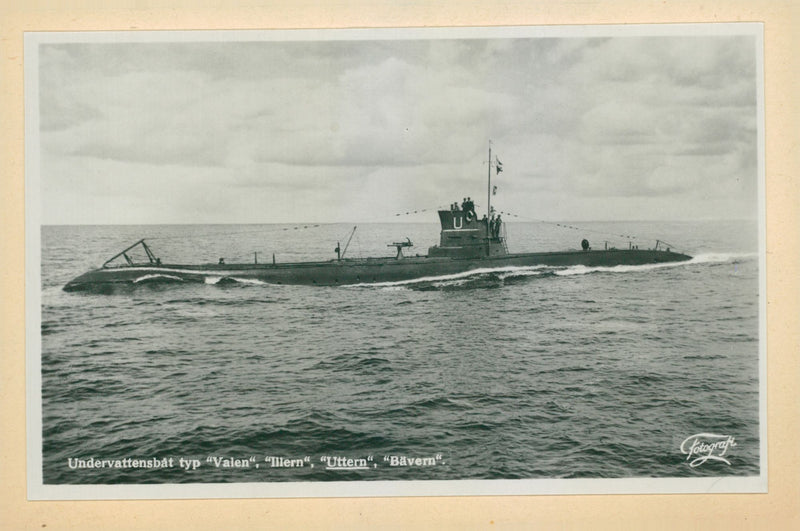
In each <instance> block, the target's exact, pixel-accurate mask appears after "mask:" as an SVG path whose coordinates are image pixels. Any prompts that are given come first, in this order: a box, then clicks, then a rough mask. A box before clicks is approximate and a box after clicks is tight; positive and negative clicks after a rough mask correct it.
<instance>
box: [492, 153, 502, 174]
mask: <svg viewBox="0 0 800 531" xmlns="http://www.w3.org/2000/svg"><path fill="white" fill-rule="evenodd" d="M494 163H495V169H496V170H497V173H500V172H501V171H503V163H502V162H500V159H498V158H497V155H495V156H494Z"/></svg>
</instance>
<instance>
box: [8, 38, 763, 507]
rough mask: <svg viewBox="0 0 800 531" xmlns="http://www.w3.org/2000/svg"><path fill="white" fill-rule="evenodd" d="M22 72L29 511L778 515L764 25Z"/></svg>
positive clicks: (191, 56) (129, 52)
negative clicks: (647, 497)
mask: <svg viewBox="0 0 800 531" xmlns="http://www.w3.org/2000/svg"><path fill="white" fill-rule="evenodd" d="M25 52H26V53H25V63H24V68H25V128H26V139H25V207H26V241H25V243H26V349H27V378H28V380H27V408H28V410H27V411H28V419H29V420H28V424H27V430H28V431H27V438H28V496H29V498H30V499H126V498H149V499H155V498H190V497H194V498H197V497H204V498H215V497H216V498H230V497H319V496H322V497H338V496H437V495H441V496H452V495H482V494H485V495H499V494H583V493H591V494H599V493H614V494H627V493H691V492H766V486H767V466H766V464H767V455H766V451H767V444H766V442H767V441H766V433H767V431H766V425H765V423H766V396H765V390H766V381H765V379H766V357H765V356H766V352H765V348H766V343H765V342H766V337H765V336H766V332H765V330H766V324H765V308H766V302H765V286H766V284H765V228H764V216H765V212H764V210H765V208H764V180H765V174H764V171H765V170H764V101H763V100H764V89H763V76H764V72H763V53H764V52H763V29H762V26H761V25H760V24H755V23H726V24H721V23H719V24H686V25H680V24H670V25H656V24H652V25H626V26H613V25H607V26H546V27H545V26H542V27H534V26H517V27H494V28H430V29H422V28H417V29H408V28H403V29H401V28H397V29H362V30H352V29H351V30H344V29H343V30H283V31H161V32H146V31H145V32H122V31H120V32H113V31H107V32H84V33H81V32H72V33H69V32H63V33H60V32H33V33H27V34H26V36H25Z"/></svg>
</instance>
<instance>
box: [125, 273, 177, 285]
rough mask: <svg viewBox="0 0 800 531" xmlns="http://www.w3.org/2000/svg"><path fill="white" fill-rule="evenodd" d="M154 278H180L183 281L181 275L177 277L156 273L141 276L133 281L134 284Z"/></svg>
mask: <svg viewBox="0 0 800 531" xmlns="http://www.w3.org/2000/svg"><path fill="white" fill-rule="evenodd" d="M154 278H166V279H169V280H179V281H180V282H183V279H182V278H181V277H176V276H175V275H164V274H155V275H144V276H141V277H139V278H137V279H135V280H134V281H133V283H134V284H138V283H139V282H144V281H145V280H153V279H154Z"/></svg>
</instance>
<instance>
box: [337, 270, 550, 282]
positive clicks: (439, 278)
mask: <svg viewBox="0 0 800 531" xmlns="http://www.w3.org/2000/svg"><path fill="white" fill-rule="evenodd" d="M548 267H549V266H545V265H534V266H503V267H482V268H480V269H470V270H469V271H462V272H461V273H452V274H450V275H436V276H430V277H419V278H412V279H408V280H397V281H393V282H362V283H361V284H352V285H351V286H350V287H364V286H370V287H379V288H387V287H398V286H407V285H409V284H419V283H421V282H432V283H448V285H455V284H454V283H453V281H462V282H463V281H464V280H466V279H468V278H469V277H472V276H475V275H483V274H487V273H501V275H500V276H501V277H502V278H505V277H507V276H509V275H511V274H514V275H534V274H536V275H538V274H541V273H542V271H541V270H542V269H546V268H548ZM502 273H505V275H502Z"/></svg>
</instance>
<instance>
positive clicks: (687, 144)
mask: <svg viewBox="0 0 800 531" xmlns="http://www.w3.org/2000/svg"><path fill="white" fill-rule="evenodd" d="M40 50H41V54H40V65H41V68H40V106H41V118H42V120H41V146H42V156H43V177H42V178H43V183H44V184H45V185H46V187H47V188H48V189H49V190H53V191H56V192H54V193H48V194H46V196H45V204H46V205H47V208H45V210H46V211H50V212H59V208H60V207H63V206H65V205H64V201H65V200H64V199H62V198H67V197H68V198H69V200H70V201H72V202H73V204H74V205H81V206H78V207H75V208H74V209H73V207H72V206H70V207H69V208H67V211H68V212H73V213H72V214H65V215H64V218H63V219H66V220H69V219H72V218H71V216H72V217H74V216H77V214H75V212H78V211H80V212H82V213H81V214H80V216H81V219H84V218H86V219H90V218H91V217H92V214H91V212H92V209H93V208H100V207H98V206H97V204H98V202H100V198H102V199H103V200H105V201H110V200H111V198H117V200H119V201H120V204H122V203H123V200H122V198H127V199H130V201H128V200H127V199H126V201H125V204H137V201H136V199H140V201H139V203H138V204H142V205H151V206H149V207H147V206H141V207H138V208H141V210H142V212H144V211H147V212H148V213H149V214H148V219H152V220H153V221H158V220H160V219H165V216H167V214H165V213H164V212H165V211H166V210H167V209H166V208H165V204H166V203H165V201H166V199H164V200H163V201H162V199H159V200H158V201H155V200H154V199H152V198H151V197H148V196H147V192H139V191H137V187H136V183H145V184H146V186H147V187H151V188H152V189H154V190H158V189H162V190H169V191H170V193H176V194H178V193H179V194H180V201H176V202H175V206H174V207H173V211H172V212H171V213H170V214H169V217H170V220H173V221H174V220H176V219H177V220H181V219H183V220H193V219H196V216H197V212H199V211H201V210H202V211H203V212H204V218H210V219H219V220H225V219H228V220H231V221H232V220H239V219H243V218H245V219H248V220H258V219H261V218H259V217H258V216H257V215H254V216H249V215H241V214H240V213H241V212H242V211H243V210H245V209H247V208H257V203H256V202H255V201H256V199H261V200H264V201H274V199H275V198H276V197H278V198H280V203H281V204H280V205H276V206H275V207H274V209H273V210H272V211H271V213H270V215H273V214H274V215H278V216H286V218H285V219H287V220H288V221H292V220H293V219H294V217H295V216H297V217H299V218H302V219H306V220H312V219H313V220H320V221H324V220H325V219H327V218H326V216H327V217H328V218H330V219H342V217H344V218H346V216H362V217H370V216H371V215H372V214H374V213H376V212H377V213H379V212H386V211H387V210H390V209H392V208H394V207H396V206H398V205H400V204H408V205H409V206H408V207H406V208H412V207H413V206H414V205H413V203H415V202H419V203H420V204H423V203H424V204H426V205H428V204H430V203H443V204H447V202H448V201H452V200H454V199H460V197H462V196H464V195H471V196H473V197H481V196H482V195H483V194H484V193H485V171H486V166H485V163H484V160H485V158H486V145H487V140H488V139H492V140H493V141H494V145H495V151H496V152H497V153H499V154H500V156H501V158H503V161H504V163H505V169H506V171H505V172H504V173H503V174H502V175H501V177H500V178H499V185H500V186H501V195H500V196H498V198H497V201H498V202H502V201H508V202H509V203H513V202H515V201H524V200H525V197H527V203H528V204H531V203H532V202H536V201H540V200H547V201H549V205H548V208H549V207H550V206H552V205H556V204H558V205H559V209H560V210H559V211H560V212H561V213H562V215H563V217H573V218H575V216H576V215H578V216H581V217H584V218H598V217H605V216H612V217H613V216H615V215H617V214H614V213H607V212H606V211H605V209H604V208H603V207H602V201H598V202H597V203H596V204H593V203H592V202H591V201H590V202H588V203H585V202H583V200H578V199H576V198H586V200H587V201H589V200H590V199H591V198H597V199H602V198H606V199H610V198H617V199H618V200H620V201H622V200H623V199H619V198H630V200H631V201H633V200H635V199H636V198H639V199H641V198H648V202H651V203H652V202H653V201H656V200H658V198H664V203H663V205H666V206H665V207H664V208H659V209H655V210H657V211H658V212H659V213H668V212H669V211H670V208H671V207H670V202H682V203H683V207H682V210H681V215H684V214H685V212H686V210H687V209H694V210H693V211H694V212H696V213H698V215H699V214H701V213H702V214H704V215H705V214H708V212H704V208H703V205H702V201H703V200H704V198H707V197H709V195H712V194H713V193H714V191H715V190H719V191H724V193H725V194H729V202H730V203H731V204H734V203H735V204H737V205H738V204H742V203H745V202H747V201H753V202H754V201H755V186H754V184H748V185H743V184H742V183H754V182H755V171H756V149H755V141H756V132H757V128H756V122H755V119H756V118H755V117H756V113H755V109H756V107H755V105H756V101H755V98H756V96H755V94H756V84H755V71H756V70H755V66H756V65H755V49H754V41H753V39H752V38H749V37H738V36H730V37H726V36H722V37H720V36H715V37H615V38H532V39H493V40H486V39H462V40H448V39H442V40H376V41H317V42H314V41H309V42H256V41H254V42H222V43H210V42H209V43H169V42H167V43H145V44H141V43H140V44H132V43H83V44H81V43H77V44H48V45H42V46H41V47H40ZM144 173H146V175H144ZM178 190H182V191H181V192H178ZM482 190H483V191H482ZM73 191H74V193H72V192H73ZM78 191H80V193H78ZM293 193H294V194H297V196H298V197H301V198H303V200H302V202H301V204H300V205H299V206H297V205H296V206H295V207H294V208H288V207H286V206H285V205H287V204H290V203H291V196H292V194H293ZM81 194H84V195H85V197H84V198H83V199H82V198H81ZM340 194H345V195H346V196H347V197H350V198H357V199H358V200H359V202H358V203H357V206H356V207H353V206H352V205H351V206H349V207H342V204H341V203H339V202H336V201H328V200H326V198H329V197H335V196H337V195H340ZM502 194H506V195H502ZM209 197H211V198H213V197H216V198H219V201H218V202H217V201H208V200H207V199H205V198H209ZM542 197H546V199H542ZM617 199H615V200H617ZM650 200H652V201H650ZM192 201H196V205H195V206H192ZM314 201H319V202H320V204H319V205H317V206H316V207H315V206H313V203H314ZM573 202H574V203H576V204H577V203H580V206H574V207H573V206H571V205H572V203H573ZM156 203H158V204H156ZM237 204H239V205H240V207H239V208H234V206H233V205H237ZM716 204H717V205H724V201H722V200H718V201H717V203H716ZM587 205H588V209H587ZM593 205H594V206H593ZM136 208H137V207H133V210H134V212H135V209H136ZM151 208H152V211H151V210H148V209H151ZM354 208H355V210H354ZM714 208H715V209H716V210H715V211H714V212H713V214H714V215H719V216H723V215H725V214H726V209H725V208H724V206H715V207H714ZM100 210H101V211H102V212H103V214H102V215H100V214H98V216H99V217H98V219H100V218H102V216H107V210H106V209H105V208H100ZM623 211H624V212H627V211H626V210H625V209H623ZM675 211H676V212H677V210H675ZM552 213H553V215H558V212H557V211H556V210H553V211H552ZM132 215H133V216H134V217H135V214H132ZM54 216H55V214H54ZM226 216H228V217H227V218H226ZM54 219H57V218H56V217H54Z"/></svg>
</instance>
